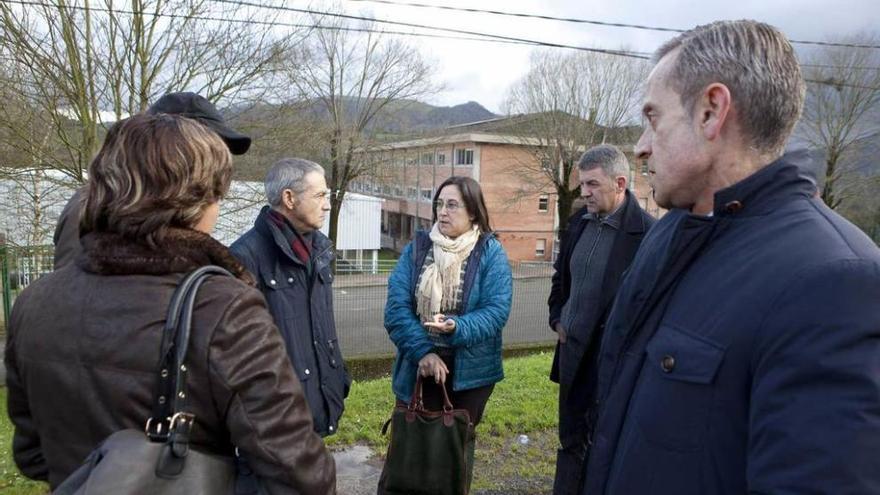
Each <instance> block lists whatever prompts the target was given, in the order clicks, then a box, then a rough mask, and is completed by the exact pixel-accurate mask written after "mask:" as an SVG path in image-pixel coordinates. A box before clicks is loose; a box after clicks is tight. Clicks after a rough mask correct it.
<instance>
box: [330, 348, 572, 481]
mask: <svg viewBox="0 0 880 495" xmlns="http://www.w3.org/2000/svg"><path fill="white" fill-rule="evenodd" d="M552 360H553V354H552V352H540V353H538V354H532V355H529V356H525V357H516V358H509V359H505V361H504V374H505V378H504V380H503V381H501V382H500V383H498V384H497V385H496V386H495V390H494V392H493V393H492V396H491V397H490V398H489V403H488V404H487V405H486V412H485V413H484V415H483V421H482V423H480V425H479V426H478V427H477V451H476V465H475V469H474V485H473V489H474V490H502V491H503V490H505V489H507V490H510V489H513V488H518V489H521V490H526V492H528V493H544V492H547V491H548V490H549V489H550V487H552V482H553V471H554V469H555V466H556V447H557V439H556V438H557V437H556V426H557V403H556V398H557V397H558V393H559V388H558V386H557V385H556V384H555V383H552V382H551V381H550V380H549V379H548V378H547V376H548V374H549V372H550V365H551V363H552ZM393 407H394V396H393V394H392V393H391V379H390V378H379V379H374V380H366V381H358V382H355V383H353V384H352V388H351V394H350V395H349V397H348V399H346V401H345V414H344V415H343V416H342V420H341V421H340V424H339V433H337V434H336V435H334V436H332V437H329V438H327V439H326V441H327V445H328V446H330V447H331V448H333V449H338V448H344V447H346V446H349V445H353V444H366V445H369V446H370V447H371V448H372V449H373V450H374V451H375V452H376V453H377V454H380V455H384V453H385V450H386V449H387V447H388V436H382V433H381V428H382V425H383V424H384V423H385V421H387V420H388V418H389V417H390V416H391V411H392V409H393ZM522 434H524V435H528V436H529V443H528V444H527V445H521V444H520V443H519V442H518V440H517V439H518V437H519V435H522Z"/></svg>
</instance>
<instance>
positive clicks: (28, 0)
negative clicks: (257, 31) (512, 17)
mask: <svg viewBox="0 0 880 495" xmlns="http://www.w3.org/2000/svg"><path fill="white" fill-rule="evenodd" d="M2 1H3V2H4V3H12V4H18V5H31V6H37V7H51V8H57V5H53V4H49V3H45V2H38V1H32V0H2ZM64 8H66V9H72V10H79V11H91V12H104V13H113V14H126V15H144V12H137V11H132V10H119V9H105V8H100V7H88V8H86V7H80V6H78V5H66V6H65V7H64ZM146 15H148V16H150V17H153V16H155V17H165V18H168V19H184V20H199V21H212V22H229V23H234V24H253V25H258V26H277V27H294V28H305V29H317V30H326V31H351V32H358V33H375V34H390V35H395V36H414V37H422V38H435V39H446V40H461V41H482V42H490V43H506V44H512V45H530V46H540V45H539V44H538V42H524V41H511V40H501V39H492V38H485V37H483V38H474V37H466V36H446V35H442V34H432V33H416V32H407V31H383V30H378V29H365V28H352V27H342V26H325V25H322V24H299V23H290V22H282V21H260V20H256V19H235V18H230V17H209V16H199V15H187V14H170V13H166V12H147V13H146Z"/></svg>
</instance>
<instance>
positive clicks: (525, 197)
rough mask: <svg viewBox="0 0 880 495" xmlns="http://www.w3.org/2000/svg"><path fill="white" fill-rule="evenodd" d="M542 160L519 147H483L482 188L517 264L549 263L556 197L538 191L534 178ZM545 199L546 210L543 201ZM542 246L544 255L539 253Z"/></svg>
mask: <svg viewBox="0 0 880 495" xmlns="http://www.w3.org/2000/svg"><path fill="white" fill-rule="evenodd" d="M538 163H539V161H538V160H537V158H536V157H535V156H534V155H533V154H532V153H530V152H529V151H528V150H527V149H526V148H524V147H522V146H517V145H504V144H482V145H481V146H480V175H481V177H480V178H481V180H480V185H481V186H482V188H483V195H484V196H485V198H486V203H487V204H486V207H487V208H488V209H489V215H490V217H491V219H492V226H493V228H494V229H495V230H496V231H497V232H498V237H499V239H500V240H501V242H502V244H503V245H504V248H505V250H506V251H507V256H508V257H509V258H510V259H511V260H515V261H550V260H551V259H552V253H553V242H554V237H555V234H554V232H555V229H556V227H557V224H558V223H557V222H556V195H555V194H552V192H551V191H549V190H548V191H536V190H535V187H534V186H532V185H531V184H533V183H534V182H535V181H536V178H535V177H534V176H533V175H531V173H532V172H533V171H535V170H536V169H537V168H538ZM542 196H544V197H546V209H545V210H544V211H541V208H539V206H543V205H544V203H541V201H540V198H541V197H542ZM538 243H543V247H544V249H543V253H540V252H539V251H537V250H536V247H537V245H538Z"/></svg>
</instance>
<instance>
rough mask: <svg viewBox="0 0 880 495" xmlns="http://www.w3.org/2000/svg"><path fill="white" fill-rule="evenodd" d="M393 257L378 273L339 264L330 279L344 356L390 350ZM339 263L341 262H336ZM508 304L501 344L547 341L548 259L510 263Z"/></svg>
mask: <svg viewBox="0 0 880 495" xmlns="http://www.w3.org/2000/svg"><path fill="white" fill-rule="evenodd" d="M394 264H395V262H384V263H383V264H381V265H380V270H379V273H371V272H370V271H369V270H368V268H369V267H368V266H362V267H358V266H357V265H355V266H354V268H363V270H361V271H354V270H349V271H342V270H338V272H337V275H336V280H335V281H334V283H333V301H334V305H335V307H334V309H335V316H336V331H337V334H338V335H339V340H340V348H341V349H342V352H343V354H345V355H346V357H359V356H382V355H391V354H393V353H394V345H393V344H392V343H391V341H390V340H389V339H388V333H387V332H386V331H385V326H384V324H383V319H384V311H385V298H386V297H387V295H388V274H389V272H390V271H391V270H392V269H393V267H394ZM340 265H342V266H344V264H342V263H340ZM511 268H512V269H513V305H512V308H511V311H510V318H509V319H508V321H507V326H505V327H504V331H503V334H502V335H503V340H504V345H505V347H512V346H526V345H541V344H552V343H553V342H554V341H555V340H556V334H554V333H552V332H551V331H550V328H549V326H548V325H547V296H548V295H549V294H550V277H551V275H552V274H553V271H552V270H553V267H552V265H551V264H550V263H525V262H520V263H516V262H514V263H512V266H511Z"/></svg>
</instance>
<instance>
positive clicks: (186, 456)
mask: <svg viewBox="0 0 880 495" xmlns="http://www.w3.org/2000/svg"><path fill="white" fill-rule="evenodd" d="M211 275H225V276H232V275H231V274H230V273H229V272H228V271H226V270H224V269H223V268H220V267H218V266H204V267H201V268H199V269H197V270H195V271H193V272H192V273H190V274H189V275H187V276H186V277H185V278H184V279H183V281H182V282H181V283H180V285H179V286H178V287H177V290H175V292H174V295H173V296H172V298H171V303H170V304H169V307H168V317H167V319H166V321H165V329H164V333H163V335H162V347H161V358H160V362H159V370H158V375H159V376H158V386H157V388H156V394H155V396H154V398H153V412H152V417H150V418H149V419H148V420H147V423H146V428H145V430H146V431H145V432H144V431H140V430H134V429H127V430H121V431H118V432H116V433H113V434H112V435H110V436H109V437H107V438H106V439H105V440H104V442H103V443H102V444H101V445H100V446H99V447H98V448H97V449H95V450H94V451H93V452H92V453H91V454H89V456H88V457H87V458H86V460H85V462H84V464H83V465H82V466H81V467H80V468H79V469H77V470H76V471H74V472H73V474H71V475H70V477H68V478H67V479H66V480H64V482H63V483H62V484H61V485H60V486H59V487H58V488H57V489H56V490H55V491H54V492H53V493H54V494H55V495H98V494H102V495H103V494H111V493H112V494H146V493H149V494H151V495H184V494H187V495H189V494H202V493H204V494H221V495H223V494H233V493H235V480H236V477H235V476H236V469H235V460H234V459H233V457H231V456H220V455H214V454H207V453H204V452H199V451H198V450H196V449H193V448H190V445H189V437H190V431H191V430H192V427H193V423H194V422H195V416H194V415H193V414H192V413H191V412H188V410H187V400H188V397H187V387H186V373H187V368H186V362H185V359H186V351H187V347H188V345H189V334H190V325H191V323H192V313H193V302H194V301H195V297H196V292H198V290H199V286H201V284H202V282H204V281H205V279H207V278H208V277H209V276H211Z"/></svg>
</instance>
